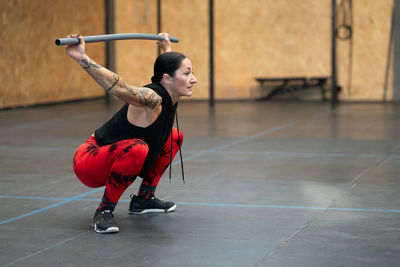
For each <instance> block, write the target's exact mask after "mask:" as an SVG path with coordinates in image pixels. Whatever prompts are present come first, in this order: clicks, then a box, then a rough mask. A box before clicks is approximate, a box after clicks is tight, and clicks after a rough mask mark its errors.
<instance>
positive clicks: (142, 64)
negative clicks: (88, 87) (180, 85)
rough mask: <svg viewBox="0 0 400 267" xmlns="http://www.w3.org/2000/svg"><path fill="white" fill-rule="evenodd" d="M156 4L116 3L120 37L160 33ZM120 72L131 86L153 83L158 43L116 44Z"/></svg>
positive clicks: (150, 0) (148, 1)
mask: <svg viewBox="0 0 400 267" xmlns="http://www.w3.org/2000/svg"><path fill="white" fill-rule="evenodd" d="M156 8H157V7H156V0H116V1H115V18H116V20H115V31H116V32H117V33H156V31H157V24H156V21H157V14H156V12H157V11H156V10H157V9H156ZM115 47H116V72H117V73H118V74H119V75H121V77H123V78H124V79H125V81H126V82H127V83H129V84H132V85H135V86H142V85H145V84H148V83H150V82H151V80H150V79H151V77H152V75H153V63H154V61H155V59H156V58H157V55H158V54H157V42H156V41H150V40H125V41H119V42H116V45H115Z"/></svg>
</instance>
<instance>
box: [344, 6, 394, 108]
mask: <svg viewBox="0 0 400 267" xmlns="http://www.w3.org/2000/svg"><path fill="white" fill-rule="evenodd" d="M392 7H393V1H392V0H380V1H373V0H353V12H354V15H353V17H354V25H353V27H354V28H353V53H352V59H353V66H352V70H351V72H349V65H348V64H349V58H350V56H349V52H350V43H349V41H338V80H339V83H340V84H341V85H342V87H343V90H342V93H341V95H340V97H341V99H343V100H352V101H358V100H362V101H364V100H367V101H368V100H373V101H380V100H382V99H383V88H384V83H385V71H386V63H387V59H388V58H387V55H388V48H389V37H390V23H391V13H392ZM392 62H393V61H392ZM349 74H351V87H348V78H349ZM392 76H393V72H392V71H391V72H390V76H389V78H390V79H392ZM392 98H393V83H392V82H391V80H390V81H389V86H388V91H387V99H389V100H390V99H392Z"/></svg>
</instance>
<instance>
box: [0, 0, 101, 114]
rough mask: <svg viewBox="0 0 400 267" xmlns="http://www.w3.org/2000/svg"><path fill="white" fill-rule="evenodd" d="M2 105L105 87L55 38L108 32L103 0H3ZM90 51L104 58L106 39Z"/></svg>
mask: <svg viewBox="0 0 400 267" xmlns="http://www.w3.org/2000/svg"><path fill="white" fill-rule="evenodd" d="M0 13H1V20H0V23H1V31H0V37H1V40H2V42H0V58H1V60H0V73H1V75H0V108H5V107H14V106H24V105H32V104H40V103H49V102H58V101H65V100H71V99H81V98H87V97H93V96H100V95H103V94H104V92H103V90H102V89H101V88H99V87H98V86H97V85H96V84H95V83H94V82H92V81H91V80H90V79H89V76H88V75H87V73H85V71H83V70H82V69H81V68H80V67H79V66H78V65H77V64H76V63H75V62H73V61H72V60H71V59H70V58H68V56H67V55H66V54H65V52H64V48H63V47H57V46H55V45H54V40H55V39H56V38H59V37H64V36H66V35H68V34H69V33H73V32H79V33H80V34H81V35H91V34H103V33H104V1H103V0H70V1H50V0H34V1H30V0H10V1H0ZM88 53H89V54H90V55H91V56H93V57H94V58H95V59H96V60H97V61H98V62H99V63H100V64H103V63H104V44H93V45H90V47H89V48H88Z"/></svg>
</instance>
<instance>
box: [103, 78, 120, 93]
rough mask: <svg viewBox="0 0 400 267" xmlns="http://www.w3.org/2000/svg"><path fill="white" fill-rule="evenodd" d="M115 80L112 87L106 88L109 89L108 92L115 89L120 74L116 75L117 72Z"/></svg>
mask: <svg viewBox="0 0 400 267" xmlns="http://www.w3.org/2000/svg"><path fill="white" fill-rule="evenodd" d="M114 80H115V82H114V83H113V85H111V87H110V88H108V89H106V90H107V92H109V91H111V89H113V88H114V86H115V85H116V84H117V83H118V82H119V76H118V75H116V74H114Z"/></svg>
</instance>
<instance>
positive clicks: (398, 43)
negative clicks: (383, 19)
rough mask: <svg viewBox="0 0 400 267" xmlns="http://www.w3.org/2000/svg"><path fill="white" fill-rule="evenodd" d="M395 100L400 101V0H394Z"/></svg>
mask: <svg viewBox="0 0 400 267" xmlns="http://www.w3.org/2000/svg"><path fill="white" fill-rule="evenodd" d="M393 3H394V25H393V27H394V28H393V31H394V46H393V47H394V53H393V54H394V58H393V101H400V75H396V74H398V73H399V72H400V0H394V1H393Z"/></svg>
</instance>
